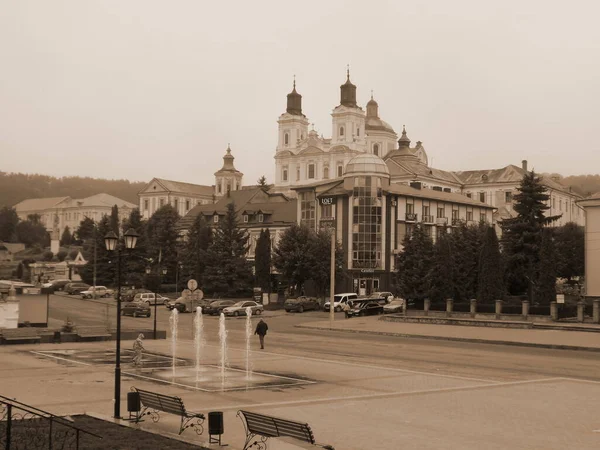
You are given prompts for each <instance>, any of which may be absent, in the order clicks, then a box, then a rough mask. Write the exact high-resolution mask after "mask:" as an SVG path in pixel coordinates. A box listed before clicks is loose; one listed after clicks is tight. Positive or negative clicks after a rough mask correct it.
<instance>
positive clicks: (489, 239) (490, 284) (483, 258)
mask: <svg viewBox="0 0 600 450" xmlns="http://www.w3.org/2000/svg"><path fill="white" fill-rule="evenodd" d="M477 272H478V282H477V300H479V301H480V302H482V303H492V302H494V300H502V298H503V297H504V272H503V267H502V257H501V255H500V245H499V243H498V236H496V231H495V230H494V228H493V227H487V230H486V232H485V236H484V241H483V244H482V247H481V252H480V254H479V267H478V270H477Z"/></svg>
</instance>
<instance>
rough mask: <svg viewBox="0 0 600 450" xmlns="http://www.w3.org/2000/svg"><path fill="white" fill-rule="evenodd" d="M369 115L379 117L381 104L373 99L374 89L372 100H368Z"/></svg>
mask: <svg viewBox="0 0 600 450" xmlns="http://www.w3.org/2000/svg"><path fill="white" fill-rule="evenodd" d="M367 117H373V118H375V119H379V105H378V104H377V102H376V101H375V100H374V99H373V91H371V100H369V101H368V102H367Z"/></svg>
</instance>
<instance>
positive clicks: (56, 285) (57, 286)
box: [44, 280, 72, 292]
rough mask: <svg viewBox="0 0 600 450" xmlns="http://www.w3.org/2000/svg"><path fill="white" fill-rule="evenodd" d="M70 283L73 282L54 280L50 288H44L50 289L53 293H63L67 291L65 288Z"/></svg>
mask: <svg viewBox="0 0 600 450" xmlns="http://www.w3.org/2000/svg"><path fill="white" fill-rule="evenodd" d="M69 283H72V281H71V280H52V281H51V282H50V283H49V285H50V286H44V287H46V288H47V289H50V290H51V291H52V292H56V291H62V290H64V289H65V286H66V285H67V284H69Z"/></svg>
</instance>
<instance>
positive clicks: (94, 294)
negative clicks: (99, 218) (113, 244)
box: [92, 222, 96, 300]
mask: <svg viewBox="0 0 600 450" xmlns="http://www.w3.org/2000/svg"><path fill="white" fill-rule="evenodd" d="M93 291H94V292H93V293H92V296H93V299H94V300H96V223H95V222H94V289H93Z"/></svg>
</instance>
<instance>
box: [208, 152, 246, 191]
mask: <svg viewBox="0 0 600 450" xmlns="http://www.w3.org/2000/svg"><path fill="white" fill-rule="evenodd" d="M234 159H235V158H234V157H233V155H232V154H231V148H230V146H229V144H228V145H227V150H226V151H225V156H223V167H221V169H220V170H219V171H217V172H215V196H217V197H222V196H223V195H227V193H228V192H230V191H239V190H241V189H242V177H243V176H244V174H243V173H242V172H240V171H239V170H236V168H235V167H234V165H233V160H234Z"/></svg>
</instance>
